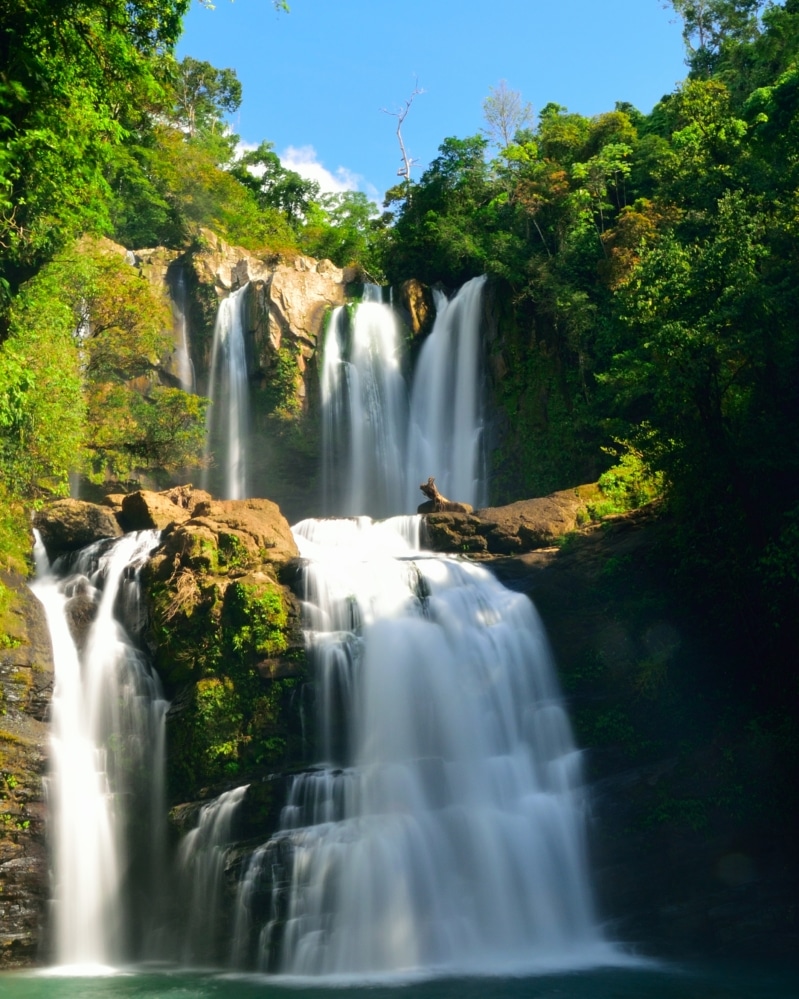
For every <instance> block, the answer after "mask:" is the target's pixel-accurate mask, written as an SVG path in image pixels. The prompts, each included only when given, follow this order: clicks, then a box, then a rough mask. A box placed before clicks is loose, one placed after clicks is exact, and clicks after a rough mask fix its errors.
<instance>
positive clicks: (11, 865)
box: [0, 573, 53, 969]
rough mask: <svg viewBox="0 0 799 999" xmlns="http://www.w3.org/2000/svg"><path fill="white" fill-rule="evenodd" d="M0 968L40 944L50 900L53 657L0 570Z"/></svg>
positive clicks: (22, 598) (26, 597)
mask: <svg viewBox="0 0 799 999" xmlns="http://www.w3.org/2000/svg"><path fill="white" fill-rule="evenodd" d="M0 582H2V584H3V586H4V588H5V593H6V595H7V596H6V601H5V604H6V607H5V611H4V612H3V613H2V615H0V969H2V968H15V967H26V966H29V965H31V964H33V963H34V961H35V960H36V957H37V953H38V950H39V943H40V940H41V935H42V927H43V925H44V922H45V914H46V907H47V902H48V898H49V880H48V863H47V851H46V846H45V806H44V791H43V786H42V780H43V777H44V774H45V772H46V767H47V747H48V742H49V732H48V727H47V724H46V721H45V720H46V717H47V712H48V708H49V705H50V699H51V696H52V690H53V662H52V650H51V647H50V637H49V634H48V631H47V623H46V620H45V616H44V611H43V609H42V607H41V605H40V604H39V602H38V600H36V598H35V597H34V596H33V594H32V593H31V592H30V590H29V589H28V588H27V586H26V584H25V580H24V579H22V578H21V577H19V576H16V575H13V574H11V573H0Z"/></svg>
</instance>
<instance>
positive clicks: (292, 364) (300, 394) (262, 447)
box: [173, 230, 357, 520]
mask: <svg viewBox="0 0 799 999" xmlns="http://www.w3.org/2000/svg"><path fill="white" fill-rule="evenodd" d="M173 268H174V269H175V270H177V269H178V268H180V269H182V271H183V274H184V277H185V284H186V288H187V292H188V299H189V309H188V324H189V332H190V342H191V353H192V361H193V367H194V371H195V374H196V380H197V390H198V391H199V392H200V393H204V394H207V393H208V390H209V376H210V362H211V351H212V344H213V331H214V324H215V320H216V315H217V311H218V308H219V303H220V301H221V299H222V298H224V297H226V296H227V295H229V294H230V293H231V292H232V291H236V290H237V289H239V288H242V287H243V286H244V285H248V291H247V294H246V302H245V306H244V309H245V317H244V327H245V328H244V330H243V332H244V342H245V353H246V358H247V372H248V381H249V396H250V434H251V442H252V446H250V447H249V460H250V467H249V480H250V492H251V493H253V494H255V495H259V494H260V495H269V496H273V497H274V498H275V500H276V501H277V502H279V503H280V506H281V508H282V509H285V510H287V511H290V516H291V518H292V520H294V519H300V518H301V517H304V516H309V515H310V513H311V512H312V509H313V497H314V495H318V494H319V491H318V490H316V489H314V487H313V485H314V480H315V477H316V475H317V474H318V465H319V431H318V427H317V426H316V423H315V419H314V414H313V413H312V412H311V410H312V400H313V399H314V398H315V397H316V385H317V381H316V380H317V368H316V363H315V360H314V358H315V353H316V350H317V347H318V345H319V343H320V340H321V335H322V333H323V331H324V328H325V322H326V317H327V316H328V315H329V313H330V311H331V310H332V309H333V308H335V307H336V306H339V305H344V304H345V302H346V301H347V293H348V290H349V289H350V286H351V284H352V282H353V281H354V280H355V279H356V277H357V275H356V273H355V272H354V271H353V270H352V269H349V268H345V269H340V268H338V267H335V266H334V265H333V264H331V263H330V261H328V260H321V261H317V260H313V259H312V258H310V257H302V256H298V257H295V258H294V259H291V260H287V261H284V260H279V259H277V258H275V259H268V260H262V259H259V258H257V257H254V256H253V255H252V254H251V253H249V252H248V251H246V250H243V249H240V248H237V247H232V246H229V245H228V244H227V243H225V242H224V241H223V240H221V239H219V237H217V236H215V235H214V234H213V233H211V232H209V231H207V230H203V232H202V235H201V240H200V244H199V245H198V246H197V247H195V248H194V249H193V250H191V251H190V252H189V253H188V254H186V255H185V256H184V257H182V258H181V259H180V260H178V261H176V262H175V264H174V265H173ZM215 474H216V473H215V470H214V469H213V468H212V469H211V471H210V473H209V475H210V479H209V482H210V484H211V486H210V487H211V489H212V490H215V491H221V486H220V485H219V484H215V483H216V480H215V478H214V476H215Z"/></svg>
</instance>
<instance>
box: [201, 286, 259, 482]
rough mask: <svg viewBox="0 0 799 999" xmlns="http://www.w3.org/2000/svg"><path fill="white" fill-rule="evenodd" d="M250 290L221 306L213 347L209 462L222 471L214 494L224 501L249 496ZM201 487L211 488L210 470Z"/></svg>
mask: <svg viewBox="0 0 799 999" xmlns="http://www.w3.org/2000/svg"><path fill="white" fill-rule="evenodd" d="M247 288H248V285H246V284H245V285H243V286H242V287H241V288H239V289H237V290H236V291H234V292H232V293H231V294H230V295H228V296H227V298H223V299H222V301H221V302H220V303H219V310H218V312H217V315H216V323H215V324H214V340H213V346H212V348H211V372H210V376H209V382H208V396H209V398H210V400H211V405H210V406H209V407H208V417H207V421H206V436H207V441H208V443H207V445H206V458H209V457H213V458H214V459H215V460H216V464H217V466H218V467H219V468H220V469H221V481H220V483H219V485H218V487H217V490H216V491H218V492H220V493H221V494H222V496H223V497H224V498H225V499H243V498H245V497H246V496H248V456H247V438H248V435H249V422H250V412H249V409H250V403H249V383H248V379H247V354H246V351H245V346H244V322H245V308H246V305H247ZM203 484H204V488H206V489H207V488H209V485H210V475H209V472H208V470H207V471H206V475H205V477H204V483H203Z"/></svg>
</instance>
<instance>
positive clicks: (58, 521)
mask: <svg viewBox="0 0 799 999" xmlns="http://www.w3.org/2000/svg"><path fill="white" fill-rule="evenodd" d="M33 524H34V527H36V528H37V529H38V531H39V533H40V534H41V536H42V542H43V543H44V547H45V549H46V550H47V555H48V557H49V558H50V559H51V560H52V559H54V558H56V557H57V556H58V555H63V554H64V553H65V552H74V551H77V550H78V549H79V548H83V547H84V546H85V545H90V544H92V542H94V541H99V540H100V539H101V538H118V537H119V536H120V535H121V534H122V528H121V527H120V526H119V524H118V523H117V519H116V517H115V516H114V512H113V510H111V509H107V508H106V507H104V506H100V505H98V504H96V503H86V502H84V501H83V500H74V499H61V500H55V501H54V502H52V503H49V504H48V505H47V506H46V507H44V509H43V510H39V511H38V512H37V513H36V514H35V516H34V518H33Z"/></svg>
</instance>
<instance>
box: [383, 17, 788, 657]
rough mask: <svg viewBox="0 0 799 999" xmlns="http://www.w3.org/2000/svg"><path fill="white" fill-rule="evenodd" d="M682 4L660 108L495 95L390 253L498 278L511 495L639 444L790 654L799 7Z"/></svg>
mask: <svg viewBox="0 0 799 999" xmlns="http://www.w3.org/2000/svg"><path fill="white" fill-rule="evenodd" d="M672 6H673V7H674V8H675V11H676V13H677V14H678V15H679V16H680V17H681V18H682V20H683V25H684V37H685V40H686V47H687V60H686V61H687V64H688V68H689V72H688V76H687V79H686V80H685V81H684V83H683V84H681V85H680V86H679V87H678V88H677V90H676V91H675V92H674V93H671V94H667V95H665V96H664V97H663V98H662V100H661V101H660V102H659V103H658V104H657V106H656V107H655V108H654V109H653V110H652V112H651V113H650V114H648V115H644V114H642V113H641V112H639V111H638V110H636V109H635V108H634V107H632V106H630V105H628V104H623V103H619V104H617V105H616V107H615V108H614V109H613V110H611V111H608V112H606V113H605V114H601V115H598V116H596V117H594V118H586V117H583V116H581V115H578V114H574V113H571V112H569V111H568V109H567V108H564V107H562V106H559V105H557V104H547V105H546V106H545V107H544V108H543V109H542V110H541V111H540V113H539V115H538V119H537V123H536V125H535V127H529V125H528V124H527V123H524V124H522V126H521V127H519V128H517V129H516V130H515V132H513V134H512V135H510V133H509V132H508V129H507V128H504V127H503V126H504V125H505V124H507V123H506V122H504V121H503V120H501V119H502V115H501V112H502V107H503V106H507V107H508V108H509V114H510V115H511V117H512V113H515V111H514V109H518V108H519V107H523V106H524V105H523V103H521V102H520V101H519V100H516V101H515V102H514V101H510V100H508V99H507V98H508V95H507V94H505V100H504V102H503V104H502V105H501V106H500V105H498V102H497V99H496V94H492V97H493V100H492V101H491V102H490V103H489V102H487V105H486V111H487V115H488V114H489V112H490V116H488V117H487V124H488V128H487V129H486V130H485V132H484V134H483V135H476V136H472V137H467V138H455V137H452V138H448V139H446V140H445V141H444V143H443V144H442V145H441V147H440V150H439V156H438V158H437V159H435V160H434V161H433V162H432V163H431V164H430V166H429V167H428V168H427V170H426V171H425V172H424V173H423V174H422V176H421V177H420V178H419V180H418V181H416V182H414V183H412V184H411V186H410V188H406V186H405V185H403V186H402V187H398V188H397V189H395V190H394V191H393V192H390V193H389V202H390V204H391V206H392V207H393V210H394V212H395V223H394V225H393V226H392V227H391V229H390V231H389V234H388V240H387V244H386V246H385V251H384V256H383V260H384V266H385V270H386V272H387V274H388V277H389V278H390V279H391V280H392V281H399V280H401V279H404V278H405V277H407V276H408V275H409V274H412V275H414V276H416V277H417V278H420V279H421V280H423V281H426V282H428V283H434V282H440V283H442V284H443V285H444V286H445V287H447V288H455V287H456V286H458V285H460V284H461V283H462V282H463V281H465V280H467V279H469V278H471V277H474V276H476V275H478V274H482V273H488V274H490V275H492V276H493V277H494V279H495V280H494V284H495V287H496V288H497V289H498V294H497V295H496V296H495V298H496V302H497V303H499V304H497V305H495V307H494V308H495V313H496V314H497V324H498V326H499V330H500V335H499V337H498V338H497V339H496V340H495V341H494V345H493V357H492V370H493V371H494V372H499V373H500V374H499V376H496V375H495V382H496V384H495V395H496V398H497V401H498V403H499V404H500V407H501V409H504V425H503V428H502V434H501V436H502V438H503V443H502V445H501V446H500V448H499V450H498V451H497V452H496V453H495V473H496V474H495V478H496V483H497V490H498V495H496V496H495V501H500V502H501V501H509V500H512V499H517V498H518V497H519V496H522V495H535V494H541V493H544V492H547V491H549V490H551V489H554V488H563V487H564V486H567V485H576V484H577V482H579V481H581V480H582V481H585V480H586V479H588V478H595V477H596V475H597V474H598V473H600V472H602V471H603V470H605V469H607V468H608V465H609V464H610V463H611V462H612V461H613V458H612V457H611V455H610V454H608V452H613V451H614V450H615V451H616V454H617V456H618V455H619V454H621V455H625V454H626V455H627V456H628V458H627V459H626V460H627V461H628V462H629V460H630V458H629V456H633V455H634V456H635V460H636V463H638V464H640V463H642V464H643V466H644V467H645V468H646V469H648V471H649V473H651V478H650V480H649V481H651V482H661V483H662V484H663V489H664V491H665V499H666V501H667V503H668V506H669V509H670V512H671V514H672V516H673V517H674V525H675V529H674V537H673V541H672V543H673V554H674V560H675V571H676V572H677V573H678V575H679V577H680V578H681V579H682V580H683V581H684V582H686V583H689V584H692V585H693V587H694V590H693V592H700V593H701V594H702V595H703V598H704V599H705V600H706V601H707V604H708V616H709V617H712V616H716V617H717V618H719V619H721V620H723V621H725V622H727V623H729V622H736V625H737V626H739V627H740V626H741V625H743V626H744V627H745V628H748V629H749V632H750V635H751V636H752V637H753V639H755V638H756V640H757V642H760V643H761V644H762V640H763V637H764V636H763V631H764V628H765V631H766V632H767V634H766V643H767V644H770V646H771V648H772V650H777V649H779V648H780V646H781V645H783V647H784V644H787V642H788V641H789V637H790V636H789V633H790V634H791V635H794V634H795V631H794V630H792V629H793V625H792V624H791V622H792V621H795V620H796V619H797V617H799V615H797V603H798V601H799V587H797V573H796V569H795V567H796V565H797V564H799V549H797V547H796V536H797V535H796V523H797V518H799V393H797V391H796V385H797V384H798V383H799V336H798V335H797V326H796V318H795V317H796V316H797V314H799V300H798V297H799V285H797V282H796V277H795V275H796V261H797V249H798V247H797V235H799V231H798V230H797V224H796V219H797V218H798V217H799V200H797V199H798V197H799V195H797V191H799V183H798V182H799V174H798V173H797V171H798V170H799V128H798V127H797V122H799V60H798V58H797V57H798V56H799V3H797V0H786V2H785V3H772V2H764V0H703V2H702V3H693V2H688V0H674V2H673V4H672ZM498 113H499V115H500V120H499V121H497V115H498ZM486 135H487V136H489V137H490V138H492V140H493V146H491V147H489V145H488V141H487V139H486V137H485V136H486ZM492 154H493V155H492ZM508 302H510V305H509V306H508V305H507V303H508ZM606 455H607V461H606V462H605V456H606ZM603 462H605V463H603ZM620 467H623V465H621V466H620V465H618V464H617V465H616V468H617V469H618V468H620ZM778 566H779V567H778ZM791 566H792V567H793V568H790V567H791ZM788 607H791V608H792V610H791V611H790V613H788ZM764 621H765V622H767V623H766V624H765V625H764ZM783 643H784V644H783Z"/></svg>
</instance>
